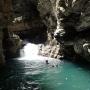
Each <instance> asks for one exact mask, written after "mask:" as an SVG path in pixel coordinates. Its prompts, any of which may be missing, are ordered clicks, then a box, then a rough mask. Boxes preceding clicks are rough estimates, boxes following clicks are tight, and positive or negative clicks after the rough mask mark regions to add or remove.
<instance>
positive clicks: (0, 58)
mask: <svg viewBox="0 0 90 90" xmlns="http://www.w3.org/2000/svg"><path fill="white" fill-rule="evenodd" d="M2 41H3V31H2V30H0V65H1V64H4V63H5V58H4V54H3V43H2Z"/></svg>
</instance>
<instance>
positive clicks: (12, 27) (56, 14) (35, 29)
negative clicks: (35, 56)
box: [0, 0, 90, 62]
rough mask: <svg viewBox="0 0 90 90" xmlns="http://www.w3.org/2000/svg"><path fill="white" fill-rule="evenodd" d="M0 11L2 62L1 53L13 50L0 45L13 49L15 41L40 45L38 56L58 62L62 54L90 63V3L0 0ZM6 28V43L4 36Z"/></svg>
mask: <svg viewBox="0 0 90 90" xmlns="http://www.w3.org/2000/svg"><path fill="white" fill-rule="evenodd" d="M0 7H1V8H0V20H1V22H0V29H1V32H0V33H2V34H0V36H1V37H0V46H1V51H0V52H1V54H0V55H1V56H2V58H4V57H3V56H4V55H3V52H5V51H7V52H8V51H9V50H10V51H11V49H12V48H13V47H10V49H7V47H6V46H5V45H4V47H3V45H2V41H4V44H5V42H12V44H13V45H14V46H15V43H14V42H16V41H15V40H17V41H18V40H19V41H20V38H22V39H29V40H30V41H32V42H33V43H37V42H38V43H43V45H41V46H40V53H39V54H42V55H44V56H48V57H53V58H61V56H64V54H65V55H66V56H70V57H77V56H80V57H83V58H85V59H86V60H87V61H89V58H90V35H89V34H90V30H89V28H90V0H13V1H11V0H4V1H3V0H1V1H0ZM6 28H7V29H8V31H7V32H8V35H9V36H8V39H5V36H3V35H4V34H5V33H6V32H3V30H5V29H6ZM13 32H14V33H15V34H17V35H19V36H20V38H19V37H18V36H16V35H15V34H13ZM6 35H7V34H6ZM3 38H4V39H3ZM12 39H14V41H13V40H12ZM31 39H32V40H31ZM19 41H18V43H19ZM16 46H18V45H17V44H16ZM5 47H6V49H7V50H6V49H5ZM15 49H16V48H15ZM17 49H18V48H17ZM17 49H16V50H17ZM2 61H3V59H2V60H1V62H2Z"/></svg>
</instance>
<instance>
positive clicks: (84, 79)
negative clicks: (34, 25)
mask: <svg viewBox="0 0 90 90" xmlns="http://www.w3.org/2000/svg"><path fill="white" fill-rule="evenodd" d="M28 45H30V44H28ZM31 46H32V45H31ZM35 47H36V46H35ZM35 47H34V49H35ZM25 48H26V47H24V50H25ZM28 48H30V47H29V46H28ZM28 50H30V49H28ZM32 50H33V49H32ZM26 51H27V50H26ZM37 52H38V51H37ZM36 54H37V53H36V52H35V53H34V52H33V53H32V56H33V55H34V56H36V57H37V55H36ZM23 55H25V51H23V53H22V55H21V56H22V57H21V58H19V59H16V60H12V61H10V62H8V64H7V66H6V67H5V68H3V69H2V70H0V90H90V71H89V70H87V69H85V68H83V67H80V66H78V65H75V64H73V63H71V62H68V61H60V60H54V59H51V58H49V59H48V58H45V57H39V58H40V60H39V58H38V59H37V58H36V57H35V58H32V56H31V58H32V59H30V57H29V55H31V54H30V52H29V51H28V52H27V55H25V56H24V57H23ZM26 56H28V58H27V57H26ZM45 59H48V60H49V64H46V62H45Z"/></svg>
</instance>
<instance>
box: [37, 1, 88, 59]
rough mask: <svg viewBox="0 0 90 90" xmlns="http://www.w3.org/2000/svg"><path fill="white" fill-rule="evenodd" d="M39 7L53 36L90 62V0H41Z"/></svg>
mask: <svg viewBox="0 0 90 90" xmlns="http://www.w3.org/2000/svg"><path fill="white" fill-rule="evenodd" d="M37 7H38V10H39V12H40V15H41V17H42V19H43V21H44V23H45V24H46V25H47V27H48V32H49V33H51V36H52V37H53V38H54V37H56V40H57V41H58V42H59V43H60V44H63V46H64V47H68V48H65V49H69V48H70V47H71V48H73V49H72V50H73V52H75V53H76V54H78V55H80V56H82V57H83V58H85V59H86V60H88V61H89V58H90V49H89V48H90V47H89V42H90V30H89V29H90V0H39V2H38V6H37ZM68 53H69V52H68ZM71 56H72V55H71Z"/></svg>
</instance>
